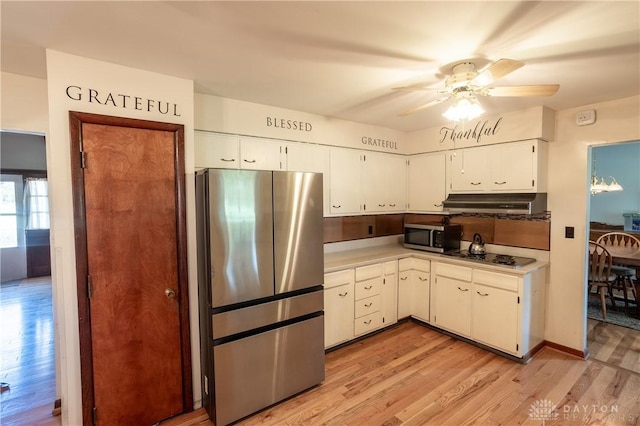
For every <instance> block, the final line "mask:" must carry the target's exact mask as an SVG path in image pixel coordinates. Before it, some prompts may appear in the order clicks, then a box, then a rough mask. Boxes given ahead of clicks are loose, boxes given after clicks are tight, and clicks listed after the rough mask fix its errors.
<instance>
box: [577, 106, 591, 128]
mask: <svg viewBox="0 0 640 426" xmlns="http://www.w3.org/2000/svg"><path fill="white" fill-rule="evenodd" d="M595 122H596V110H595V109H589V110H586V111H580V112H579V113H577V114H576V124H577V125H578V126H586V125H588V124H593V123H595Z"/></svg>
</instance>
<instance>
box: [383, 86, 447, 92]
mask: <svg viewBox="0 0 640 426" xmlns="http://www.w3.org/2000/svg"><path fill="white" fill-rule="evenodd" d="M391 90H395V91H396V92H421V91H431V90H440V89H435V88H433V87H426V86H403V87H392V88H391Z"/></svg>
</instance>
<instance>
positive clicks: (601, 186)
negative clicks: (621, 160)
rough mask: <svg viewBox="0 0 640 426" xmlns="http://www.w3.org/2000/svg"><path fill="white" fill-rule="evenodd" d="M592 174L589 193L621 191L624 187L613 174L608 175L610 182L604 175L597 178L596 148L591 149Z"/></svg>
mask: <svg viewBox="0 0 640 426" xmlns="http://www.w3.org/2000/svg"><path fill="white" fill-rule="evenodd" d="M592 173H593V174H592V175H591V187H590V191H591V195H596V194H599V193H601V192H617V191H623V190H624V188H623V187H622V185H620V184H619V183H618V182H617V181H616V178H614V177H613V176H609V179H611V183H607V181H606V180H605V178H604V177H602V178H599V177H598V174H597V172H596V149H595V148H594V150H593V166H592Z"/></svg>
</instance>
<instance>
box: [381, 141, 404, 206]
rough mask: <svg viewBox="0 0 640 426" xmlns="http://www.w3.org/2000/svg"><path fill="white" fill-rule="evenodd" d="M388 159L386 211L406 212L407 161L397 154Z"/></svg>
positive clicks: (388, 156)
mask: <svg viewBox="0 0 640 426" xmlns="http://www.w3.org/2000/svg"><path fill="white" fill-rule="evenodd" d="M386 158H387V159H386V167H385V170H386V178H385V180H386V193H387V199H386V205H387V206H386V207H387V208H386V211H387V212H404V211H405V210H406V209H407V159H406V157H405V156H404V155H395V154H390V155H387V156H386Z"/></svg>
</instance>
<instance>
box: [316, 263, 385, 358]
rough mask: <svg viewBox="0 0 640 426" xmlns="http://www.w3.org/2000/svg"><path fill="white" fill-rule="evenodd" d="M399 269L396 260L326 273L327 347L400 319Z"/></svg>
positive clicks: (325, 340)
mask: <svg viewBox="0 0 640 426" xmlns="http://www.w3.org/2000/svg"><path fill="white" fill-rule="evenodd" d="M397 270H398V262H397V261H395V260H394V261H389V262H384V263H375V264H372V265H366V266H360V267H357V268H351V269H345V270H343V271H337V272H331V273H328V274H325V276H324V281H325V282H324V323H325V332H324V347H325V348H330V347H332V346H336V345H338V344H341V343H344V342H347V341H349V340H351V339H353V338H355V337H358V336H362V335H364V334H367V333H370V332H372V331H375V330H377V329H380V328H381V327H386V326H388V325H391V324H395V323H396V322H397V321H398V312H397V300H398V299H397V291H398V284H397V277H398V274H397Z"/></svg>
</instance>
